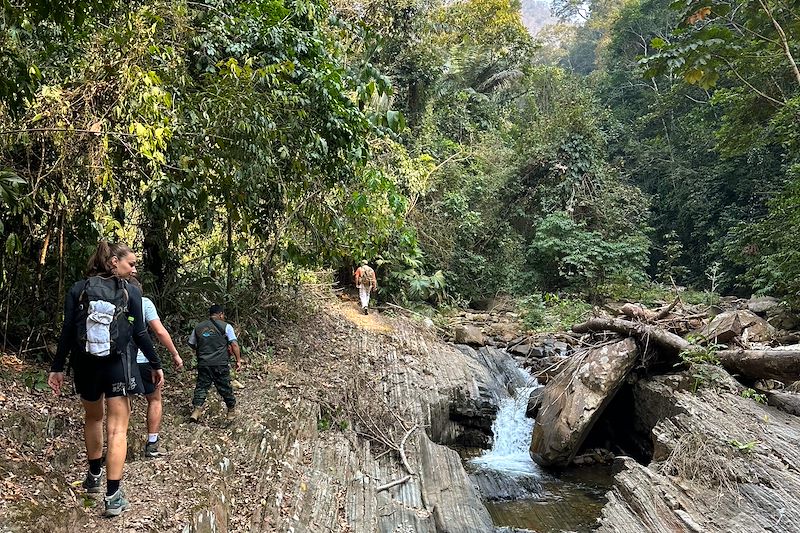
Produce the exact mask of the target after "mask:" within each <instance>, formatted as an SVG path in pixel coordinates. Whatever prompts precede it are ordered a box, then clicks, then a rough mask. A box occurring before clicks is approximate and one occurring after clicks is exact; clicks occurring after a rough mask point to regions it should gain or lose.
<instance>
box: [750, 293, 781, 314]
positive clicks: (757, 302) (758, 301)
mask: <svg viewBox="0 0 800 533" xmlns="http://www.w3.org/2000/svg"><path fill="white" fill-rule="evenodd" d="M780 303H781V302H780V300H778V299H777V298H773V297H772V296H753V297H752V298H750V301H749V302H747V308H748V309H749V310H750V311H752V312H754V313H755V314H757V315H763V314H766V313H767V312H768V311H769V310H770V309H772V308H774V307H776V306H778V305H780Z"/></svg>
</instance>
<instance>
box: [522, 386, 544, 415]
mask: <svg viewBox="0 0 800 533" xmlns="http://www.w3.org/2000/svg"><path fill="white" fill-rule="evenodd" d="M542 394H544V387H539V388H538V389H534V390H533V391H532V392H531V395H530V396H529V397H528V408H527V409H526V410H525V416H527V417H528V418H534V419H535V418H536V415H537V414H539V407H540V406H541V405H542Z"/></svg>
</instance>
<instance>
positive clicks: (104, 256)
mask: <svg viewBox="0 0 800 533" xmlns="http://www.w3.org/2000/svg"><path fill="white" fill-rule="evenodd" d="M129 253H131V249H130V248H128V246H127V245H125V244H121V243H118V244H109V242H108V241H107V240H105V239H103V240H102V241H100V242H99V243H97V250H95V251H94V253H93V254H92V256H91V257H90V258H89V262H88V263H87V264H86V275H87V276H98V275H102V274H108V275H113V274H114V272H113V270H114V268H113V266H112V265H111V259H113V258H114V257H117V258H123V257H125V256H126V255H128V254H129Z"/></svg>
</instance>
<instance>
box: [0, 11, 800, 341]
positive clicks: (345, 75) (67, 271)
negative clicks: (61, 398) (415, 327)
mask: <svg viewBox="0 0 800 533" xmlns="http://www.w3.org/2000/svg"><path fill="white" fill-rule="evenodd" d="M521 8H522V6H521V5H520V4H519V3H517V2H516V1H514V0H511V1H509V0H459V1H450V2H445V1H443V0H384V1H377V0H364V1H360V2H345V1H341V0H334V1H333V2H332V3H330V4H328V3H326V2H325V1H324V0H248V1H244V0H242V1H237V0H204V1H203V2H194V1H177V2H172V1H169V2H168V1H165V0H138V1H133V2H117V1H115V0H25V1H21V2H8V1H4V2H3V3H2V13H1V14H0V234H2V248H1V249H0V272H1V275H2V278H1V279H0V312H1V313H2V315H3V317H4V321H3V322H4V328H3V331H2V332H0V333H2V335H3V343H4V346H6V347H7V348H8V349H11V350H15V351H16V350H23V349H24V350H35V349H36V348H37V347H41V346H43V345H45V344H47V343H48V342H52V337H53V335H52V334H53V330H54V328H55V326H56V324H57V322H58V317H59V314H60V307H61V302H62V301H63V295H64V292H65V290H66V289H67V288H68V287H69V285H70V284H71V283H72V282H73V281H74V280H76V279H78V278H79V277H80V276H81V273H82V270H83V268H84V267H85V261H86V259H87V257H88V255H89V254H90V252H91V250H92V249H93V248H94V246H95V245H96V243H97V241H98V239H101V238H107V239H110V240H115V241H116V240H122V241H125V242H128V243H130V244H132V245H133V247H134V249H135V250H137V251H138V252H139V253H140V255H141V257H142V259H143V261H142V268H141V269H140V270H141V271H143V272H144V282H145V287H146V292H148V293H151V294H153V295H154V296H155V300H156V302H157V303H158V305H159V308H162V309H164V311H166V312H167V313H169V314H172V315H173V316H176V317H178V318H180V317H188V316H196V315H197V314H198V311H197V308H198V303H199V302H201V298H203V297H204V298H207V299H218V300H225V301H227V302H228V303H230V304H232V305H234V306H235V307H236V308H238V309H240V310H247V309H253V308H254V307H257V306H259V305H262V304H264V303H265V302H268V301H269V300H270V298H271V297H272V296H271V295H274V294H275V293H276V291H279V290H280V288H281V287H285V286H291V285H297V283H299V282H301V281H303V280H306V281H308V280H310V279H311V276H312V275H314V274H315V273H319V272H333V273H335V275H337V276H338V277H339V279H340V281H347V279H348V278H349V274H350V273H351V272H352V265H353V264H354V263H355V262H357V261H359V260H361V259H368V260H370V261H371V262H372V263H373V264H374V265H376V266H377V270H378V274H379V278H380V280H381V283H380V285H381V297H382V298H384V299H387V300H394V301H398V302H402V303H406V304H409V303H414V302H424V303H427V304H431V305H460V304H466V303H469V302H475V301H477V300H480V299H485V298H487V297H490V296H492V295H495V294H497V293H506V294H511V295H514V296H517V297H519V298H521V301H523V302H527V305H532V306H534V307H535V306H536V305H551V304H552V302H554V301H564V300H567V299H570V298H572V299H575V300H581V301H586V302H594V301H597V300H598V299H600V298H603V297H626V296H628V295H632V294H637V293H638V294H641V293H642V292H643V291H648V290H655V291H658V290H662V291H668V290H669V289H670V287H673V286H685V287H693V288H695V289H698V290H707V291H714V292H720V293H721V292H736V293H741V294H745V295H749V294H750V293H754V292H755V293H766V294H771V295H774V296H778V297H782V298H785V299H787V300H788V301H793V302H795V304H796V302H797V301H798V297H800V250H798V247H797V245H796V235H797V234H798V233H800V159H799V156H800V150H799V148H800V147H799V146H798V143H800V132H799V130H798V128H797V125H798V124H799V123H800V70H798V65H797V57H798V54H800V5H798V4H797V2H792V1H785V0H755V1H752V2H749V1H748V2H743V1H739V0H734V1H727V0H725V1H723V0H686V1H683V2H677V3H675V4H672V5H671V4H670V2H668V1H666V0H594V1H589V2H588V3H584V2H574V1H572V0H558V1H557V2H556V3H554V5H553V14H554V15H555V16H557V17H558V19H559V20H560V21H561V22H560V23H559V24H556V25H551V26H548V27H546V28H544V29H543V30H541V31H540V32H538V33H537V34H536V35H535V36H532V35H531V33H530V32H529V31H528V30H527V29H526V27H525V26H524V25H523V21H522V20H523V19H522V15H521ZM526 12H527V13H529V14H530V13H531V12H532V11H531V8H530V6H528V9H527V11H526ZM243 312H244V311H243Z"/></svg>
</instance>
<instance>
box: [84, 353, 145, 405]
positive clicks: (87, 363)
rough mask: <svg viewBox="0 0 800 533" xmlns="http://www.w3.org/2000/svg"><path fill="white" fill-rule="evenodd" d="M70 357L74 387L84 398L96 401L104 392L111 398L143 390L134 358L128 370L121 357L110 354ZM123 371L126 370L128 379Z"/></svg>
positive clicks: (88, 400) (142, 391) (141, 392)
mask: <svg viewBox="0 0 800 533" xmlns="http://www.w3.org/2000/svg"><path fill="white" fill-rule="evenodd" d="M73 357H74V358H75V360H74V361H73V362H72V370H73V372H74V376H75V378H74V379H75V390H76V392H77V393H78V394H80V395H81V398H82V399H84V400H86V401H87V402H96V401H97V400H99V399H100V398H101V397H103V396H105V397H106V398H114V397H116V396H128V395H131V394H143V393H144V387H143V385H142V378H141V376H140V375H139V366H138V365H137V364H136V362H135V361H133V362H132V363H131V365H130V372H129V373H128V372H126V369H125V363H126V361H125V358H123V357H113V358H111V359H109V360H104V359H98V358H94V357H92V356H90V355H86V354H81V355H78V356H73ZM126 374H129V375H128V376H127V379H126Z"/></svg>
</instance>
